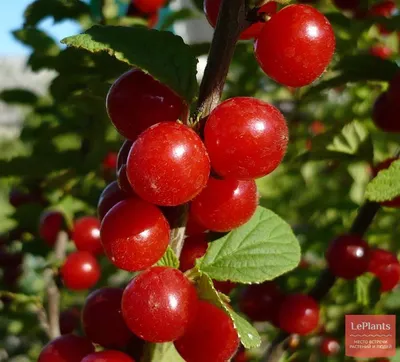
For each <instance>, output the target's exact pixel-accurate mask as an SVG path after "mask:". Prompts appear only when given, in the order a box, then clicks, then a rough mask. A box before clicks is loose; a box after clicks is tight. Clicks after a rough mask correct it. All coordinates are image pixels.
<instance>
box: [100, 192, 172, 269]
mask: <svg viewBox="0 0 400 362" xmlns="http://www.w3.org/2000/svg"><path fill="white" fill-rule="evenodd" d="M169 232H170V229H169V225H168V222H167V220H166V219H165V217H164V215H163V214H162V213H161V211H160V210H159V209H158V208H157V207H156V206H154V205H152V204H150V203H148V202H146V201H143V200H141V199H139V198H136V197H134V198H130V199H127V200H124V201H121V202H119V203H118V204H117V205H115V206H114V207H113V208H112V209H111V210H110V211H109V212H108V213H107V215H106V216H105V217H104V219H103V221H102V223H101V228H100V237H101V242H102V244H103V248H104V251H105V253H106V255H107V256H108V258H109V259H110V260H111V262H112V263H113V264H115V265H116V266H117V267H118V268H120V269H123V270H128V271H138V270H143V269H146V268H148V267H150V266H151V265H153V264H154V263H156V262H157V261H158V260H159V259H160V258H161V257H162V256H163V255H164V252H165V250H166V249H167V247H168V242H169Z"/></svg>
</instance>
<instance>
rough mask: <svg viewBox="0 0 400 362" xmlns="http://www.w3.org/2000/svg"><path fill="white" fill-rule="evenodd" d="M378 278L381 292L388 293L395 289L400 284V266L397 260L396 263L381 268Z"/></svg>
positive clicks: (377, 273)
mask: <svg viewBox="0 0 400 362" xmlns="http://www.w3.org/2000/svg"><path fill="white" fill-rule="evenodd" d="M376 276H377V278H378V279H379V281H380V282H381V288H380V290H381V292H388V291H390V290H392V289H394V288H395V287H396V286H397V284H399V282H400V264H399V262H398V261H397V260H396V262H395V263H391V264H387V265H383V266H381V267H380V268H379V269H378V270H377V272H376Z"/></svg>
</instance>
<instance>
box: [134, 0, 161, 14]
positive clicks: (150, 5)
mask: <svg viewBox="0 0 400 362" xmlns="http://www.w3.org/2000/svg"><path fill="white" fill-rule="evenodd" d="M133 3H134V4H135V6H136V7H137V8H138V9H139V10H140V11H142V12H143V13H154V12H156V11H158V10H159V9H160V8H162V7H163V6H164V5H165V3H166V0H133Z"/></svg>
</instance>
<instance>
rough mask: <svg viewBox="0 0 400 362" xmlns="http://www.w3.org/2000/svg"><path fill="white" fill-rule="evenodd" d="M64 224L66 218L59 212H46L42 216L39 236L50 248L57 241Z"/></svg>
mask: <svg viewBox="0 0 400 362" xmlns="http://www.w3.org/2000/svg"><path fill="white" fill-rule="evenodd" d="M63 223H64V216H63V214H62V213H61V212H59V211H54V210H50V211H45V212H43V213H42V215H40V221H39V236H40V237H41V238H42V239H43V240H44V241H45V242H46V243H47V244H48V245H50V246H53V245H54V244H55V242H56V240H57V235H58V233H59V232H60V231H61V229H62V227H63Z"/></svg>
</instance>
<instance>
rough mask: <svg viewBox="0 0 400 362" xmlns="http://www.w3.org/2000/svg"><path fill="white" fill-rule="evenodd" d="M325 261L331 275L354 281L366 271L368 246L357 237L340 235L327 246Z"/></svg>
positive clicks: (368, 258)
mask: <svg viewBox="0 0 400 362" xmlns="http://www.w3.org/2000/svg"><path fill="white" fill-rule="evenodd" d="M326 260H327V262H328V266H329V269H330V271H331V272H332V274H334V275H335V276H337V277H339V278H344V279H354V278H357V277H358V276H360V275H361V274H364V273H365V272H366V271H367V270H368V264H369V260H370V250H369V246H368V244H367V243H366V242H365V241H364V240H362V239H361V238H360V237H359V236H357V235H341V236H339V237H337V238H336V239H334V240H333V241H332V242H331V244H330V245H329V247H328V250H327V252H326Z"/></svg>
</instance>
